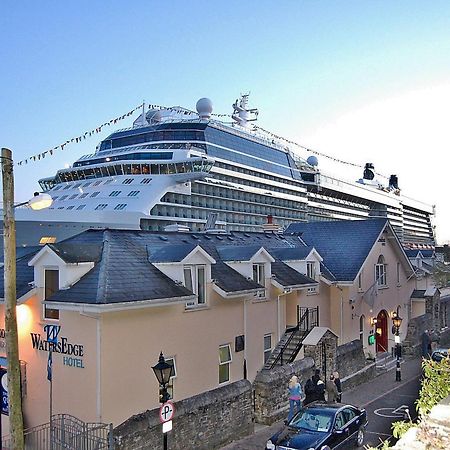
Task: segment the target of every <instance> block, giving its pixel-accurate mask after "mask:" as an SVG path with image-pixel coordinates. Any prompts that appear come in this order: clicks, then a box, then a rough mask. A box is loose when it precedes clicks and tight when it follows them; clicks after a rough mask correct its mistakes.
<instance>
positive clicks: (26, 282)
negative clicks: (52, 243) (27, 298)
mask: <svg viewBox="0 0 450 450" xmlns="http://www.w3.org/2000/svg"><path fill="white" fill-rule="evenodd" d="M17 250H19V249H17ZM37 250H40V248H38V249H36V248H35V247H34V253H33V252H31V253H30V252H23V253H24V255H22V256H20V257H19V256H18V257H17V258H16V293H17V298H20V297H22V296H23V295H25V294H26V293H27V292H29V291H31V290H32V289H33V286H32V282H33V281H34V267H29V266H28V261H29V260H30V259H31V258H32V257H33V256H34V255H35V254H36V253H37ZM19 253H20V254H21V253H22V252H19V251H17V252H16V254H19ZM4 289H5V278H4V266H2V267H1V275H0V298H3V297H4Z"/></svg>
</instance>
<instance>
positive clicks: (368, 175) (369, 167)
mask: <svg viewBox="0 0 450 450" xmlns="http://www.w3.org/2000/svg"><path fill="white" fill-rule="evenodd" d="M374 178H375V168H374V167H373V164H372V163H366V165H365V167H364V172H363V179H364V180H373V179H374Z"/></svg>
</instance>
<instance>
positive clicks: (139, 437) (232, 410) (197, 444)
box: [114, 380, 254, 450]
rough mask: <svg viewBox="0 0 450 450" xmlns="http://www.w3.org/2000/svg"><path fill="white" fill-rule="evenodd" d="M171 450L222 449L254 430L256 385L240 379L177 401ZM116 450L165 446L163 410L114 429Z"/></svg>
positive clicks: (135, 418) (130, 419) (135, 417)
mask: <svg viewBox="0 0 450 450" xmlns="http://www.w3.org/2000/svg"><path fill="white" fill-rule="evenodd" d="M175 408H176V410H175V416H174V419H173V429H172V431H170V432H169V433H168V441H169V445H168V447H169V448H170V449H171V450H182V449H183V450H184V449H186V448H195V449H198V450H212V449H217V448H221V447H223V446H224V445H226V444H227V443H229V442H231V441H232V440H235V439H240V438H242V437H245V436H248V435H249V434H251V433H253V430H254V423H253V413H252V410H253V405H252V386H251V383H250V382H249V381H248V380H240V381H237V382H235V383H231V384H229V385H227V386H223V387H220V388H217V389H213V390H211V391H208V392H204V393H203V394H199V395H196V396H194V397H189V398H187V399H185V400H180V401H178V402H175ZM114 437H115V439H116V450H138V449H139V450H147V449H148V450H150V449H161V448H162V445H163V444H162V439H163V437H162V429H161V423H160V422H159V409H153V410H151V411H146V412H144V413H142V414H138V415H135V416H133V417H131V418H129V419H128V420H127V421H125V422H124V423H122V424H121V425H119V426H117V427H116V428H115V429H114Z"/></svg>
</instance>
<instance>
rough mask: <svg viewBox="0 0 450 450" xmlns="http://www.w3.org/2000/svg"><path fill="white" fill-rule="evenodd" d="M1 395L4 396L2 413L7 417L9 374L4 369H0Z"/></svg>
mask: <svg viewBox="0 0 450 450" xmlns="http://www.w3.org/2000/svg"><path fill="white" fill-rule="evenodd" d="M0 393H1V395H2V410H1V413H2V414H4V415H5V416H7V415H9V399H8V373H7V371H6V369H5V368H3V367H0Z"/></svg>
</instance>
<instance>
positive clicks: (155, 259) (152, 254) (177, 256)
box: [147, 243, 197, 263]
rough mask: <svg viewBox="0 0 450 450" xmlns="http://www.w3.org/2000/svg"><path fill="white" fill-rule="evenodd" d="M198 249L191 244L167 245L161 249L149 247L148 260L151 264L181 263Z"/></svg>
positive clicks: (160, 247)
mask: <svg viewBox="0 0 450 450" xmlns="http://www.w3.org/2000/svg"><path fill="white" fill-rule="evenodd" d="M196 247H197V245H196V244H194V243H189V244H176V245H171V244H166V245H161V246H159V247H154V246H150V245H147V251H148V260H149V261H150V262H151V263H169V262H180V261H182V260H183V259H184V258H186V256H187V255H189V253H191V252H192V251H193V250H194V249H195V248H196Z"/></svg>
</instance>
